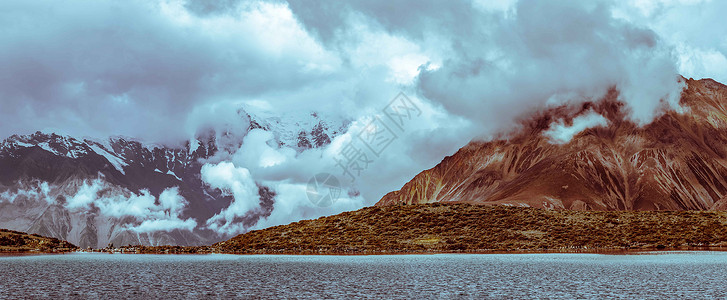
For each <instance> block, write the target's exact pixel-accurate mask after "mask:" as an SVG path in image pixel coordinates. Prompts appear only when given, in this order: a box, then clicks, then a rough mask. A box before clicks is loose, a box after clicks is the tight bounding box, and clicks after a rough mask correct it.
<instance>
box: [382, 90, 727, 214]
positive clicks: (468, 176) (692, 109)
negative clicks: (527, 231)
mask: <svg viewBox="0 0 727 300" xmlns="http://www.w3.org/2000/svg"><path fill="white" fill-rule="evenodd" d="M684 81H685V83H686V89H685V90H684V91H683V93H682V97H681V100H680V102H681V103H680V105H681V106H682V108H683V111H682V112H676V111H669V112H666V113H665V114H663V115H662V116H660V117H658V118H657V119H655V120H654V121H653V122H651V123H649V124H647V125H645V126H641V127H640V126H638V125H636V124H634V123H633V122H630V121H628V118H627V117H626V116H627V112H626V111H625V108H624V106H623V104H622V103H620V102H619V101H618V100H617V99H618V92H617V91H615V90H613V91H611V92H610V93H609V94H608V95H607V96H606V97H605V98H604V99H601V100H600V101H596V102H592V103H586V104H584V105H582V106H579V107H568V106H563V107H557V108H552V109H549V110H547V111H545V112H542V113H539V114H537V115H535V116H533V117H532V118H530V119H528V120H526V121H525V122H523V128H522V129H521V130H520V131H518V132H516V133H513V134H511V135H509V136H507V137H505V138H501V139H497V140H493V141H490V142H480V141H473V142H471V143H469V144H468V145H466V146H465V147H463V148H461V149H460V150H459V151H457V152H456V153H455V154H454V155H452V156H449V157H446V158H445V159H444V160H442V162H441V163H439V164H438V165H437V166H435V167H434V168H432V169H429V170H426V171H423V172H421V173H420V174H418V175H417V176H416V177H414V178H413V179H412V180H411V181H410V182H408V183H406V184H405V185H404V186H403V187H402V188H401V190H399V191H394V192H391V193H389V194H387V195H385V196H384V197H383V198H382V199H381V200H380V201H379V202H378V203H377V205H379V206H381V205H395V204H413V203H431V202H465V203H476V204H505V205H515V206H528V207H538V208H554V209H570V210H708V209H725V208H726V207H727V197H726V196H727V160H726V159H727V86H725V85H722V84H720V83H717V82H715V81H713V80H711V79H704V80H692V79H689V80H687V79H684ZM589 114H591V115H593V114H598V115H600V116H602V117H603V118H604V119H605V120H606V121H607V123H606V124H605V126H595V127H592V128H588V129H585V130H583V131H581V132H580V133H578V134H576V135H575V136H574V137H573V138H572V139H571V140H570V141H567V142H565V143H564V142H563V141H554V140H553V136H552V135H549V134H548V133H549V130H552V128H553V126H554V124H560V123H559V122H562V124H561V125H563V126H564V127H568V126H573V124H574V122H578V121H579V119H578V117H579V116H586V115H589Z"/></svg>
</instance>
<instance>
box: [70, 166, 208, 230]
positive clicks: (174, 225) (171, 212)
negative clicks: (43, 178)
mask: <svg viewBox="0 0 727 300" xmlns="http://www.w3.org/2000/svg"><path fill="white" fill-rule="evenodd" d="M66 199H67V201H66V203H65V205H64V206H65V207H66V208H67V209H69V210H70V211H71V212H84V213H93V212H96V213H97V214H98V215H100V216H104V217H108V218H114V219H117V220H124V219H125V218H126V217H132V218H133V219H134V220H135V221H136V222H132V223H127V224H125V225H124V226H125V227H126V228H127V229H129V230H132V231H135V232H139V233H150V232H157V231H167V232H169V231H173V230H188V231H192V230H194V229H195V228H196V227H197V222H196V221H195V220H194V219H192V218H187V219H183V217H182V212H183V211H184V209H186V207H187V205H188V202H187V200H186V199H184V197H182V196H180V195H179V189H178V188H176V187H173V188H167V189H165V190H164V191H162V193H161V194H160V195H159V198H158V199H157V198H156V197H154V195H151V194H150V192H149V191H148V190H141V191H140V192H139V193H138V194H137V193H133V192H130V191H128V190H121V189H119V188H118V187H115V186H113V185H111V184H109V183H107V182H105V181H104V180H103V179H100V178H98V179H94V180H88V181H84V182H83V183H82V184H81V186H80V187H79V188H78V190H77V192H76V193H75V194H74V195H72V196H68V197H66Z"/></svg>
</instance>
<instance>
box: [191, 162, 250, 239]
mask: <svg viewBox="0 0 727 300" xmlns="http://www.w3.org/2000/svg"><path fill="white" fill-rule="evenodd" d="M202 180H203V181H204V182H205V183H206V184H208V185H209V186H210V187H213V188H217V189H220V190H222V191H223V192H225V193H227V194H230V195H232V196H233V197H234V200H233V201H232V203H230V205H229V206H228V207H227V208H224V209H223V210H222V211H220V212H219V213H217V214H215V215H214V216H212V217H211V218H210V219H208V220H207V221H206V224H207V228H209V229H212V230H214V231H216V232H218V233H220V234H225V235H232V234H237V233H241V232H243V231H244V229H245V228H244V226H243V224H241V222H237V221H236V220H238V219H240V218H242V217H244V216H245V214H247V213H248V212H250V211H252V210H254V209H258V208H260V196H259V195H258V187H257V185H256V184H255V181H254V180H253V179H252V176H250V171H248V169H246V168H241V167H239V168H238V167H235V165H234V164H233V163H231V162H220V163H218V164H206V165H204V166H203V167H202Z"/></svg>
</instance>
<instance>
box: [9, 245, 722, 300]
mask: <svg viewBox="0 0 727 300" xmlns="http://www.w3.org/2000/svg"><path fill="white" fill-rule="evenodd" d="M0 277H1V278H2V280H0V298H3V299H5V298H20V297H23V298H26V297H39V298H48V297H53V298H55V297H62V298H97V297H101V298H132V299H135V298H186V299H199V298H316V299H319V298H400V299H421V298H434V299H452V298H455V299H458V298H461V299H470V298H477V299H482V298H544V297H545V298H604V297H616V298H654V299H656V298H659V299H661V298H725V297H727V287H726V286H725V283H727V253H724V252H649V253H640V254H630V255H606V254H462V255H458V254H440V255H381V256H292V255H225V254H210V255H147V254H90V253H88V254H87V253H73V254H63V255H33V256H0Z"/></svg>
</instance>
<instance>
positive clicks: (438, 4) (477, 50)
mask: <svg viewBox="0 0 727 300" xmlns="http://www.w3.org/2000/svg"><path fill="white" fill-rule="evenodd" d="M622 2H623V1H557V0H554V1H532V0H523V1H514V0H510V1H502V2H497V1H488V0H473V1H439V0H418V1H392V0H384V1H369V0H365V1H364V0H361V1H358V0H351V1H333V0H331V1H315V0H314V1H310V0H306V1H303V0H289V1H287V2H286V1H237V0H223V1H201V0H187V1H185V0H154V1H148V0H143V1H142V0H123V1H121V0H119V1H85V0H67V1H55V0H47V1H42V0H39V1H30V0H4V1H1V2H0V138H5V137H7V136H9V135H11V134H15V133H20V134H26V133H31V132H34V131H36V130H44V131H55V132H59V133H65V134H70V135H74V136H93V137H105V136H109V135H126V136H132V137H137V138H140V139H143V140H146V141H150V142H159V143H168V144H175V143H181V142H183V141H185V140H189V139H190V138H193V137H194V134H195V132H196V131H197V129H198V128H199V127H200V126H216V125H220V126H223V125H225V124H226V126H230V125H229V123H234V124H237V123H235V121H233V120H230V118H234V114H233V115H229V114H225V112H228V111H234V108H238V107H243V106H244V105H255V106H258V107H260V106H263V107H266V108H268V109H269V110H271V111H273V112H274V113H275V114H280V115H285V114H287V113H292V112H309V111H311V112H312V111H315V112H320V113H322V114H323V115H328V116H335V118H337V119H345V120H349V121H352V122H353V123H352V127H351V129H350V130H349V132H348V133H346V134H344V135H342V136H340V137H339V138H337V139H335V140H334V141H333V143H332V144H331V145H330V146H329V147H327V148H326V149H322V150H312V151H311V152H310V153H300V154H298V153H294V152H292V153H291V152H290V151H288V150H289V149H267V148H266V147H267V146H265V145H263V144H265V141H266V140H267V139H268V138H269V137H267V136H265V135H264V134H262V133H260V134H258V133H256V134H254V135H250V136H245V137H242V136H241V137H240V138H241V139H242V138H245V139H246V142H249V144H248V145H247V146H245V145H244V146H243V147H252V148H250V149H246V152H244V153H243V152H242V151H231V153H229V156H228V157H226V158H220V161H218V162H211V164H210V167H209V169H208V170H209V172H213V171H219V172H223V171H229V172H233V173H234V174H238V175H236V176H242V175H239V174H246V175H245V176H247V177H251V178H252V179H251V178H244V179H241V180H245V181H247V182H255V181H256V182H261V181H266V182H275V184H277V185H276V188H277V189H278V192H279V193H280V194H283V195H284V194H285V192H283V191H284V190H286V189H291V185H293V186H295V188H292V189H294V190H295V189H297V191H298V192H300V189H304V185H301V184H304V183H305V182H306V181H307V179H308V178H309V176H310V175H311V174H315V173H314V172H315V171H319V170H325V169H326V168H329V169H330V168H332V164H330V161H331V159H330V157H328V156H326V153H327V154H330V153H335V152H336V151H340V149H341V147H343V146H342V145H344V144H345V143H346V141H349V140H351V138H352V136H353V135H355V134H356V133H357V132H359V131H361V130H362V128H363V126H364V124H366V122H367V121H366V120H368V119H367V118H368V117H370V116H372V115H375V114H376V113H378V112H380V110H381V109H382V108H384V107H385V106H386V104H387V103H388V102H389V101H390V100H391V99H392V98H393V97H394V96H396V95H397V93H398V92H400V91H403V92H405V93H406V94H407V95H409V96H410V98H411V99H412V100H413V101H414V102H415V103H417V104H418V106H419V107H420V109H421V110H422V112H423V113H422V115H421V116H420V117H419V118H418V119H416V120H414V121H412V122H411V124H409V125H408V126H409V127H408V128H407V129H406V133H405V134H403V135H401V138H400V139H399V140H398V141H397V142H396V143H394V144H392V146H391V147H390V150H387V153H386V154H385V155H382V157H381V158H379V159H378V160H377V161H376V163H375V164H374V165H372V167H371V169H370V170H369V171H367V175H366V176H364V177H362V179H360V180H359V181H358V183H357V185H358V186H357V187H356V189H357V190H360V192H361V195H360V196H355V197H354V198H362V199H363V200H361V201H363V202H362V203H364V204H373V203H374V202H376V201H377V200H378V199H379V198H380V197H381V196H382V195H383V194H384V193H386V192H388V191H391V190H393V189H398V188H399V187H400V186H401V184H403V183H404V182H406V181H408V180H409V179H410V178H411V177H412V176H413V175H415V174H416V173H418V172H419V171H421V170H423V169H426V168H430V167H432V166H433V165H435V164H436V163H437V162H439V161H440V160H441V159H442V157H444V156H445V155H450V154H452V153H453V152H454V151H456V150H457V149H458V148H460V147H462V146H463V145H464V144H466V143H467V142H468V141H470V140H471V139H473V138H484V139H487V138H491V137H492V136H494V135H496V134H497V133H499V132H502V131H503V130H508V128H512V126H514V125H515V124H516V120H517V119H518V118H519V117H521V116H523V115H525V114H527V113H530V112H532V111H535V110H538V109H540V108H543V107H546V106H549V105H559V104H563V103H574V102H580V101H587V100H592V99H597V98H598V97H600V96H603V94H604V93H605V92H606V91H607V90H608V89H609V88H611V87H614V86H615V87H617V88H618V89H619V90H620V91H621V92H622V94H621V100H622V101H624V102H625V103H626V104H627V107H628V109H629V110H630V117H631V118H632V120H634V121H635V122H638V123H641V124H645V123H648V122H649V121H651V120H652V118H653V117H654V116H655V115H656V114H657V113H658V111H657V109H658V108H660V107H664V106H663V105H662V104H661V103H668V104H670V105H669V106H668V107H671V108H674V109H676V108H678V107H677V103H678V95H679V91H680V89H681V87H682V86H681V85H680V84H679V82H678V81H677V79H676V78H677V76H678V75H679V74H681V75H684V76H685V77H688V78H689V77H694V78H703V77H711V78H714V79H716V80H718V81H721V82H727V58H726V57H727V25H725V24H727V23H726V22H724V20H723V18H724V17H723V16H722V14H723V13H724V12H725V11H727V2H725V1H699V0H682V1H678V0H674V1H670V0H661V1H648V0H639V1H633V2H631V3H622ZM220 107H222V108H224V109H220ZM226 108H232V109H226ZM216 112H219V113H216ZM596 117H597V116H596ZM592 120H593V119H592ZM596 120H597V119H596ZM220 123H225V124H220ZM590 123H592V124H600V123H599V122H590ZM590 123H589V124H590ZM210 124H211V125H210ZM560 126H562V124H561V125H560ZM572 134H573V133H572V132H571V133H568V134H566V136H572ZM254 143H257V144H259V145H257V146H256V145H251V144H254ZM260 145H262V146H260ZM261 147H262V148H261ZM233 150H234V149H233ZM238 150H243V149H238ZM271 151H272V152H271ZM316 151H317V152H316ZM270 153H274V155H273V156H271V154H270ZM271 157H274V158H276V160H275V161H276V163H275V164H273V166H269V165H266V166H264V167H261V166H260V165H259V164H258V165H255V164H254V163H253V162H255V161H260V160H265V159H268V160H269V159H271ZM322 159H324V160H325V161H326V163H323V164H322V163H320V161H321V160H322ZM223 160H225V161H231V162H233V163H234V165H228V164H223V162H222V161H223ZM276 164H277V165H276ZM213 167H217V169H214V168H213ZM234 168H238V170H235V169H234ZM242 169H244V170H245V172H247V173H245V172H241V171H240V170H242ZM334 170H335V169H334ZM235 172H236V173H235ZM210 174H213V175H220V174H221V173H220V174H218V173H210ZM231 174H232V173H231ZM213 175H209V176H208V177H209V178H226V179H229V176H227V177H225V176H222V175H224V174H222V175H220V176H221V177H220V176H213ZM230 176H232V175H230ZM243 177H244V176H243ZM284 178H288V179H286V180H281V179H284ZM290 178H292V179H290ZM214 184H217V185H224V184H225V183H224V182H216V183H214ZM296 184H298V185H296ZM298 192H296V193H298ZM299 194H300V193H298V194H296V195H298V196H296V197H299ZM355 194H356V193H355V192H354V193H353V195H355ZM281 198H284V197H283V196H281ZM296 199H297V198H296ZM291 201H292V200H291ZM296 201H297V200H296ZM301 201H302V200H301ZM344 202H345V201H344ZM357 205H359V204H355V205H354V204H350V203H348V204H346V205H344V206H341V207H339V208H337V209H338V210H342V209H350V208H351V207H354V206H357ZM240 206H241V207H244V205H240ZM291 207H292V208H290V211H294V210H295V208H296V207H297V206H295V205H292V206H291ZM246 209H247V208H246ZM333 210H336V209H333ZM327 212H332V211H327ZM288 213H290V212H288ZM281 214H282V215H284V216H281V217H280V218H281V219H280V220H279V222H283V219H285V218H287V217H285V216H287V215H286V212H281ZM233 215H234V214H233ZM301 217H304V216H295V217H292V219H295V218H301ZM271 222H273V221H271ZM273 223H274V222H273Z"/></svg>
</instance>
